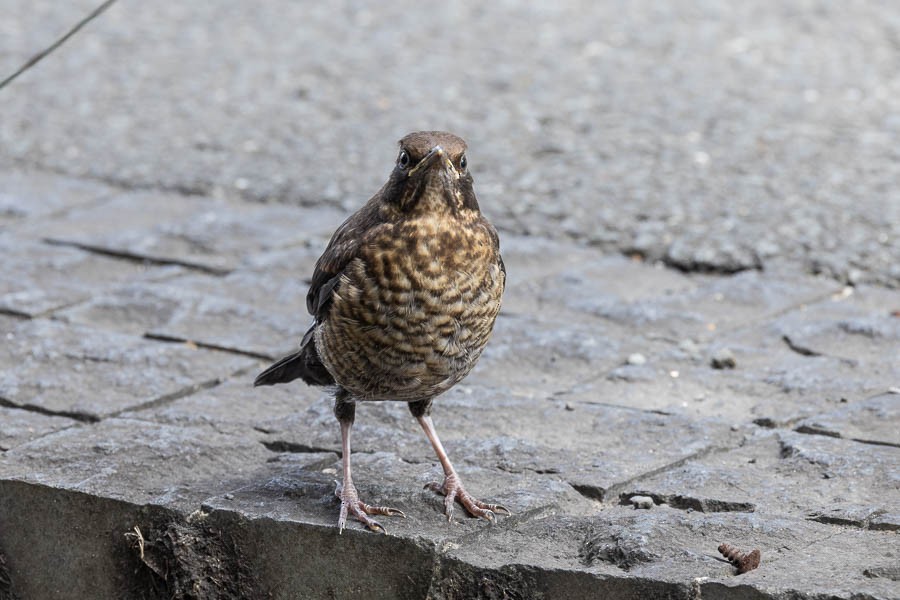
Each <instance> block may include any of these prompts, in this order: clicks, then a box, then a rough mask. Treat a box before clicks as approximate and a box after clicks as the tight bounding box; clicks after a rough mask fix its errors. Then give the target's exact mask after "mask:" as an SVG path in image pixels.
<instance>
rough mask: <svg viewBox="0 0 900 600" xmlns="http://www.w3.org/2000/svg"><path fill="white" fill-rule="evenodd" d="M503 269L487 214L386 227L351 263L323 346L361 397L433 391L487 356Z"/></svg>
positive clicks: (345, 383)
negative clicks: (463, 218)
mask: <svg viewBox="0 0 900 600" xmlns="http://www.w3.org/2000/svg"><path fill="white" fill-rule="evenodd" d="M494 235H495V234H494ZM504 278H505V274H504V273H503V271H502V269H501V266H500V256H499V249H498V248H497V245H496V242H495V237H494V236H492V229H491V225H490V224H489V223H487V221H485V220H484V219H483V218H481V217H480V215H478V218H477V219H474V218H473V219H472V220H470V221H469V222H459V221H455V220H449V219H446V218H444V219H441V218H438V217H430V216H425V217H422V218H420V219H417V220H413V221H407V222H403V223H399V224H396V223H394V224H385V225H383V226H380V227H378V228H376V229H375V230H373V231H372V232H371V234H370V236H368V239H367V240H366V241H365V243H363V244H362V246H361V251H360V255H359V257H358V258H355V259H354V260H353V261H352V262H351V263H350V264H349V265H348V267H347V268H346V269H345V271H344V275H343V276H342V278H341V282H340V285H339V286H338V288H337V290H336V293H335V295H334V301H333V304H332V307H331V310H330V312H329V316H328V319H326V320H325V322H324V323H323V324H322V326H321V327H319V329H318V330H317V331H316V347H317V348H318V351H319V355H320V356H321V358H322V361H323V363H324V364H325V366H326V367H327V368H328V370H329V372H331V374H332V375H333V376H334V378H335V381H336V382H337V383H338V384H339V385H341V386H342V387H344V388H346V389H347V390H348V391H350V392H351V393H352V394H353V395H354V396H355V397H356V398H358V399H360V400H403V401H416V400H425V399H429V398H432V397H434V396H436V395H438V394H440V393H442V392H444V391H446V390H448V389H450V387H452V386H453V385H454V384H456V383H457V382H459V381H460V380H461V379H462V378H463V377H465V376H466V375H467V374H468V373H469V371H470V370H471V369H472V367H473V366H474V365H475V363H476V362H477V360H478V358H479V356H481V352H482V350H483V349H484V346H485V344H486V343H487V341H488V338H489V337H490V334H491V331H492V330H493V327H494V321H495V319H496V317H497V313H498V312H499V311H500V298H501V295H502V293H503V287H504Z"/></svg>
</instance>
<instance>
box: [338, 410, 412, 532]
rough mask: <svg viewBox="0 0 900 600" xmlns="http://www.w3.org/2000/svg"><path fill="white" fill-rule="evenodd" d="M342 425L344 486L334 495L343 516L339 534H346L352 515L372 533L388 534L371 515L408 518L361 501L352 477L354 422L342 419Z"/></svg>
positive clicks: (397, 511) (383, 507) (388, 509)
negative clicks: (351, 440) (351, 429)
mask: <svg viewBox="0 0 900 600" xmlns="http://www.w3.org/2000/svg"><path fill="white" fill-rule="evenodd" d="M340 423H341V453H342V456H341V463H342V466H343V470H344V481H343V484H342V485H340V486H338V488H337V489H336V490H335V491H334V495H335V496H337V497H338V498H340V500H341V515H340V518H338V533H343V532H344V527H346V525H347V515H348V514H352V515H353V516H354V517H356V518H357V519H358V520H359V521H362V522H363V523H364V524H365V526H366V527H368V528H369V529H371V530H372V531H376V532H381V533H387V532H386V530H385V529H384V526H382V524H381V523H379V522H378V521H376V520H375V519H372V518H369V515H386V516H389V517H404V518H405V517H406V515H404V514H403V512H402V511H399V510H397V509H396V508H388V507H387V506H370V505H368V504H366V503H365V502H363V501H362V500H360V499H359V494H357V492H356V486H354V485H353V478H352V477H351V476H350V428H351V427H352V426H353V421H352V420H347V419H342V420H341V421H340Z"/></svg>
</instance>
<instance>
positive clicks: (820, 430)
mask: <svg viewBox="0 0 900 600" xmlns="http://www.w3.org/2000/svg"><path fill="white" fill-rule="evenodd" d="M794 431H796V432H797V433H804V434H806V435H822V436H825V437H832V438H838V439H842V440H849V441H851V442H857V443H859V444H868V445H871V446H888V447H890V448H900V443H897V442H887V441H884V440H866V439H862V438H847V437H844V436H843V435H841V433H840V432H839V431H832V430H831V429H825V428H824V427H816V426H815V425H814V424H813V425H801V426H799V427H797V428H796V429H794Z"/></svg>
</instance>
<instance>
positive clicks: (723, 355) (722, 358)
mask: <svg viewBox="0 0 900 600" xmlns="http://www.w3.org/2000/svg"><path fill="white" fill-rule="evenodd" d="M709 364H710V366H711V367H712V368H713V369H733V368H735V367H736V366H737V361H736V360H735V359H734V354H732V353H731V350H729V349H728V348H720V349H719V350H716V352H715V353H714V354H713V355H712V358H711V359H710V361H709Z"/></svg>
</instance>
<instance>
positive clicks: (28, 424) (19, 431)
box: [0, 406, 78, 452]
mask: <svg viewBox="0 0 900 600" xmlns="http://www.w3.org/2000/svg"><path fill="white" fill-rule="evenodd" d="M77 424H78V421H76V420H73V419H68V418H66V417H57V416H52V415H42V414H40V413H34V412H30V411H27V410H22V409H16V408H9V407H6V406H0V451H3V452H5V451H6V450H9V449H10V448H15V447H16V446H18V445H20V444H24V443H26V442H29V441H31V440H33V439H36V438H39V437H42V436H45V435H47V434H49V433H53V432H54V431H59V430H60V429H65V428H66V427H72V426H73V425H77Z"/></svg>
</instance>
